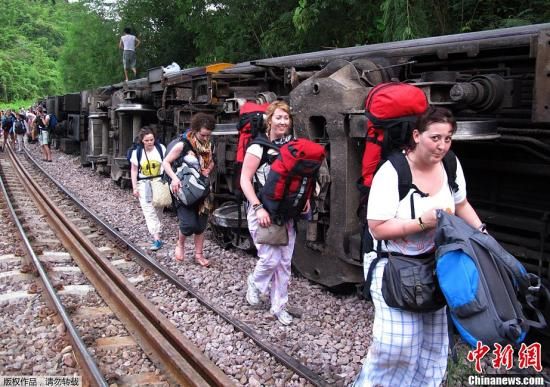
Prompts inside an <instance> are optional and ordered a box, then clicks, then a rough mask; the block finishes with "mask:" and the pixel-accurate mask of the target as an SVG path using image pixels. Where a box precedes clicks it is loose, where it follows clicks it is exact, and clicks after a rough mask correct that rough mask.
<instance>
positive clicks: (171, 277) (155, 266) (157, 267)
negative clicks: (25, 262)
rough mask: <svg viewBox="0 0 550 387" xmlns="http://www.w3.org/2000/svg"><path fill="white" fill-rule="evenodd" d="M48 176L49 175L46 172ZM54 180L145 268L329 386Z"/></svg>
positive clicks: (313, 379) (280, 359) (283, 360)
mask: <svg viewBox="0 0 550 387" xmlns="http://www.w3.org/2000/svg"><path fill="white" fill-rule="evenodd" d="M26 154H27V156H28V157H29V158H30V159H31V160H32V161H33V162H34V163H35V164H36V166H37V167H38V168H39V169H40V170H41V171H42V173H44V174H46V175H48V173H47V172H46V171H45V170H44V169H43V168H42V166H40V165H39V164H38V163H36V161H35V160H34V157H33V156H32V155H31V154H30V153H29V152H27V153H26ZM48 176H49V175H48ZM49 178H50V179H51V180H52V181H53V183H54V184H55V185H56V186H57V187H58V189H60V190H61V191H62V192H63V193H65V195H67V196H68V197H70V198H71V200H73V201H74V202H75V203H76V204H77V205H78V206H79V207H80V208H81V209H82V210H83V211H84V212H86V213H87V214H88V216H90V217H91V218H92V219H93V220H94V221H95V222H97V224H99V225H100V226H101V227H102V228H103V229H104V230H105V231H106V232H107V233H109V234H110V235H111V236H112V237H113V238H114V239H115V240H116V241H118V242H121V243H124V244H125V245H127V246H128V248H129V249H130V250H131V252H132V253H133V254H135V255H136V256H137V258H138V260H139V261H140V262H141V263H142V264H144V265H146V266H147V267H148V268H150V269H152V270H153V271H154V272H155V273H157V274H158V275H160V276H162V277H163V278H166V279H167V280H168V281H169V282H170V283H171V284H173V285H174V286H175V287H177V288H178V289H180V290H183V291H186V292H188V293H189V294H190V295H191V296H193V297H194V298H195V299H196V300H197V301H198V302H200V303H201V304H202V305H203V306H204V307H206V308H207V309H209V310H211V311H212V312H214V313H215V314H217V315H219V316H220V317H221V318H223V319H224V320H225V321H226V322H227V323H229V324H231V325H233V327H235V328H236V329H237V330H239V331H241V332H242V333H244V334H245V335H246V336H247V337H248V338H250V339H251V340H252V341H254V342H255V343H256V345H258V346H259V347H260V348H262V349H263V350H264V351H266V352H267V353H269V354H270V355H271V356H273V357H274V358H275V359H276V360H277V361H278V362H279V363H281V364H283V365H284V366H285V367H287V368H289V369H291V370H292V371H294V372H295V373H296V374H298V375H300V376H301V377H302V378H304V379H306V380H307V381H308V382H310V383H311V384H313V385H315V386H320V387H324V386H328V383H327V382H326V381H325V380H324V379H322V378H321V377H320V376H319V375H318V374H316V373H315V372H314V371H313V370H311V369H310V368H308V367H306V366H305V365H304V364H302V363H300V362H299V361H298V360H296V359H295V358H293V357H292V356H290V355H288V354H287V353H286V352H285V351H284V350H283V349H282V348H280V347H279V346H277V345H275V344H271V343H269V342H267V341H266V340H265V339H264V338H263V337H262V336H261V335H260V334H259V333H258V332H256V331H255V330H254V329H252V328H251V327H250V326H248V325H247V324H245V323H243V322H241V321H240V320H238V319H235V318H233V317H232V316H231V314H230V313H229V312H227V311H225V310H223V309H221V308H219V307H218V306H216V305H214V304H213V303H211V302H210V301H209V300H208V299H206V298H205V297H203V296H202V295H200V294H199V293H198V292H197V290H196V289H195V288H193V287H192V286H191V285H190V284H188V283H187V282H186V281H183V280H181V279H180V278H179V277H177V276H176V275H175V274H174V273H173V272H172V271H171V270H169V269H168V268H166V267H165V266H163V265H161V264H160V263H158V262H157V261H155V260H154V259H152V258H151V257H149V256H148V255H146V254H144V253H143V252H142V251H141V250H140V249H139V248H138V247H137V246H136V245H135V244H133V243H132V242H130V241H128V240H126V238H124V236H123V235H122V234H120V233H119V232H118V231H117V230H115V229H114V228H113V227H111V226H110V225H109V224H107V223H106V222H104V221H103V220H102V219H101V218H99V217H98V216H97V215H96V214H95V213H94V212H93V211H92V210H90V209H89V208H88V207H87V206H86V205H85V204H84V203H82V202H81V201H80V200H79V199H78V198H76V197H75V196H74V195H73V194H72V193H71V192H69V191H68V190H67V189H66V188H65V187H64V186H63V185H62V184H61V183H59V182H58V181H57V180H56V179H55V178H53V177H51V176H49Z"/></svg>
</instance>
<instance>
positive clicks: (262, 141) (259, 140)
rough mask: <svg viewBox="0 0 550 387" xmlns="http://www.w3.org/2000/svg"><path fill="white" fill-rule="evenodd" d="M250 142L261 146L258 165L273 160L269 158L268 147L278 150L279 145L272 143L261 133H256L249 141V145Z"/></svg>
mask: <svg viewBox="0 0 550 387" xmlns="http://www.w3.org/2000/svg"><path fill="white" fill-rule="evenodd" d="M252 144H258V145H260V146H261V147H262V158H261V160H260V165H262V164H264V163H266V162H267V163H271V162H272V161H273V160H269V159H270V157H269V154H268V151H269V149H274V150H276V151H279V147H278V146H277V145H275V144H273V143H272V142H271V141H269V139H268V138H267V136H265V135H263V134H258V135H257V136H256V137H254V138H253V139H252V141H250V143H249V144H248V146H251V145H252Z"/></svg>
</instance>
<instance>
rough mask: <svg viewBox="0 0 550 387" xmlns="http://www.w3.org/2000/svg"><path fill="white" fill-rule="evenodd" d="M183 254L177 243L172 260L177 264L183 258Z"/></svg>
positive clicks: (179, 244) (181, 247)
mask: <svg viewBox="0 0 550 387" xmlns="http://www.w3.org/2000/svg"><path fill="white" fill-rule="evenodd" d="M184 254H185V252H184V251H183V246H182V245H181V243H180V242H179V241H178V242H176V251H175V252H174V259H175V260H176V261H178V262H181V261H183V259H184V258H185V256H184Z"/></svg>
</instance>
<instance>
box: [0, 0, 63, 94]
mask: <svg viewBox="0 0 550 387" xmlns="http://www.w3.org/2000/svg"><path fill="white" fill-rule="evenodd" d="M62 6H63V4H59V5H53V4H51V3H46V4H37V3H35V2H32V1H28V0H5V1H4V3H3V6H2V34H0V101H4V102H8V101H13V100H17V99H28V98H32V97H36V96H38V95H45V94H56V93H59V92H60V91H61V90H62V87H63V86H62V84H63V83H62V77H61V72H60V69H59V65H58V62H57V58H58V55H59V47H60V46H61V45H62V44H63V42H64V35H63V32H62V31H63V28H64V25H65V24H64V23H65V19H64V16H63V12H61V9H60V8H61V7H62Z"/></svg>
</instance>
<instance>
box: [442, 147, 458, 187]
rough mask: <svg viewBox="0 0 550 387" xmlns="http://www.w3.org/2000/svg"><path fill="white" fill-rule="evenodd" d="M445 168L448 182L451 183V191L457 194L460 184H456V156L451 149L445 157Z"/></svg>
mask: <svg viewBox="0 0 550 387" xmlns="http://www.w3.org/2000/svg"><path fill="white" fill-rule="evenodd" d="M443 168H445V172H446V173H447V182H448V183H449V187H450V188H451V191H453V192H457V191H458V184H457V183H456V168H457V162H456V155H455V154H454V152H453V151H452V150H450V149H449V151H448V152H447V154H446V155H445V157H443Z"/></svg>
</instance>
